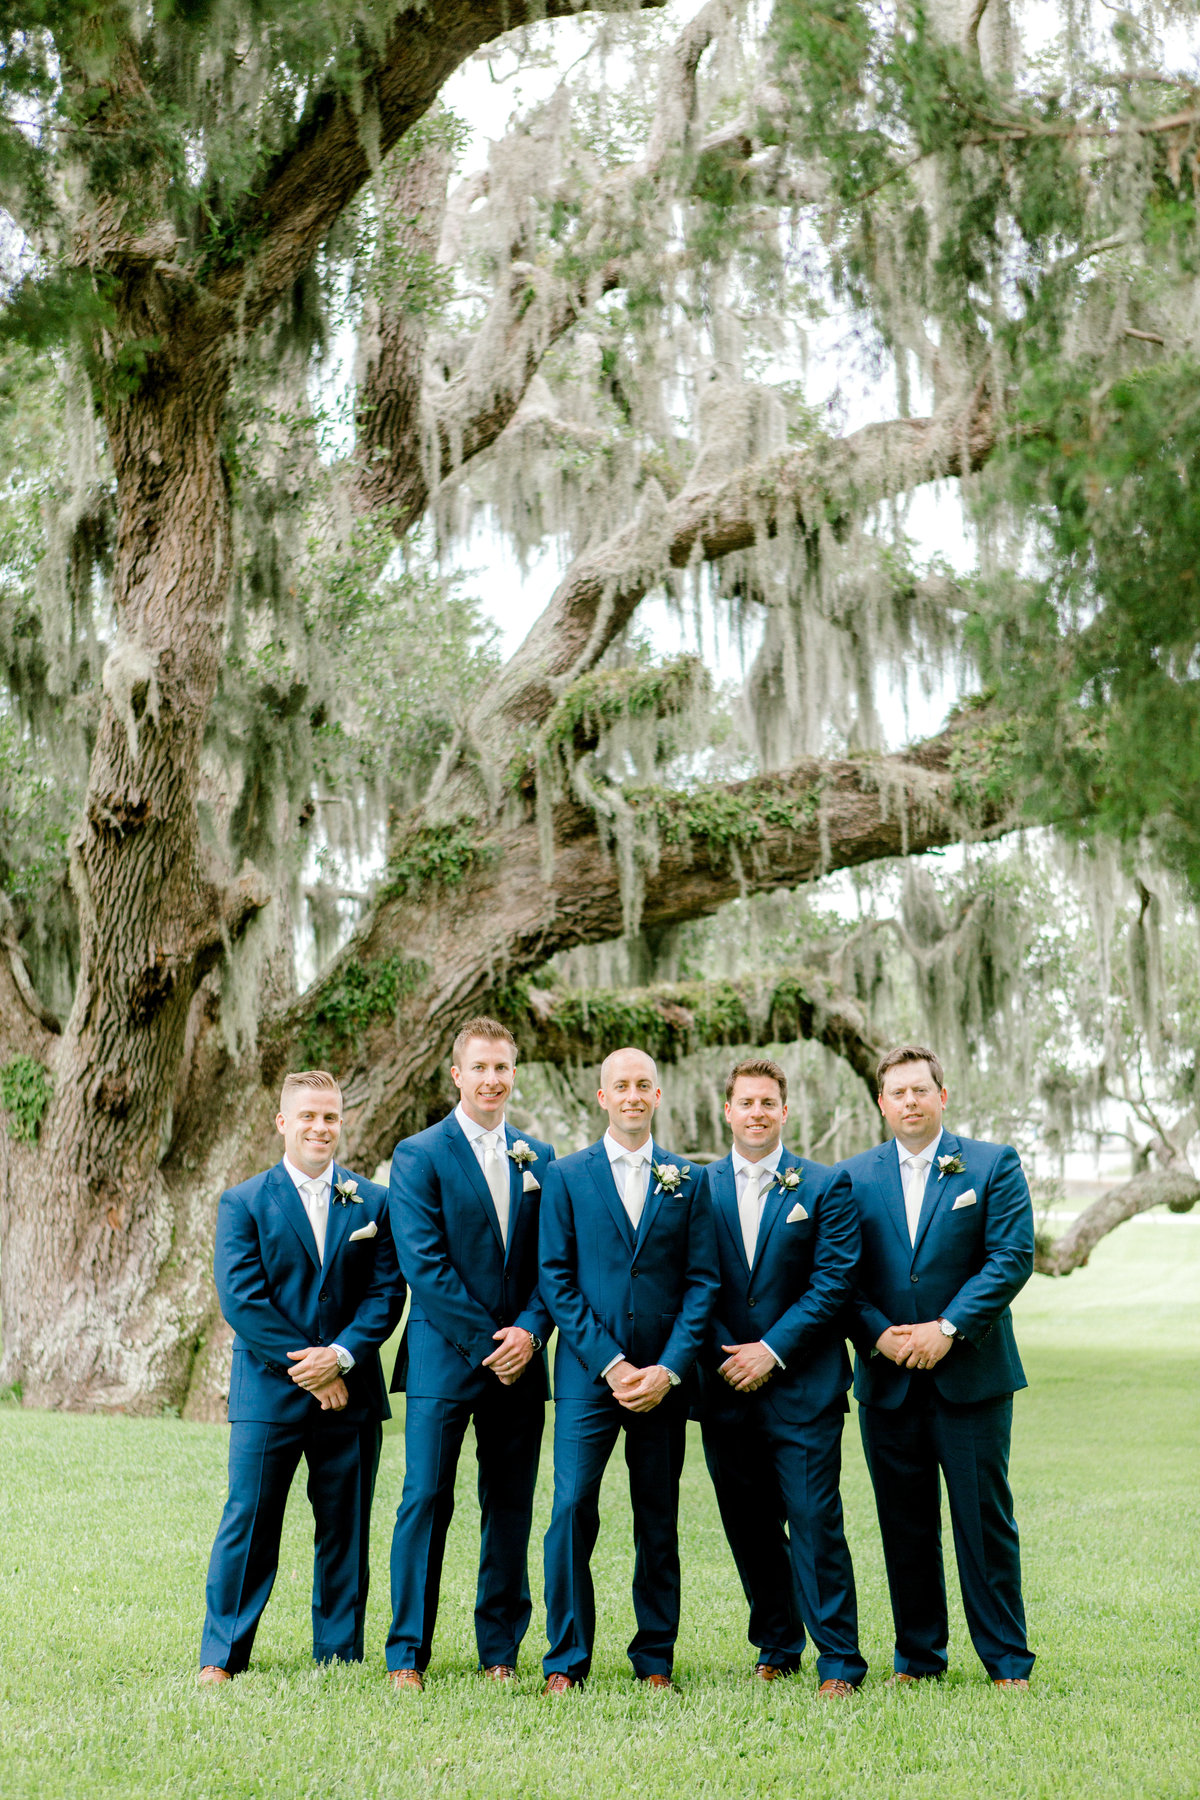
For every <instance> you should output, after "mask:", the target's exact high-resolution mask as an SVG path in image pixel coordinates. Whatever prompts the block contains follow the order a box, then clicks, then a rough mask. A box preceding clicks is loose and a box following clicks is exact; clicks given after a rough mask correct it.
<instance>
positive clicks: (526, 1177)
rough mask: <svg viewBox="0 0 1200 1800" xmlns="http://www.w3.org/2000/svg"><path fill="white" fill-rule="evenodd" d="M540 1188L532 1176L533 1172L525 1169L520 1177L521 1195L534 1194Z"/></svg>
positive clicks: (535, 1178)
mask: <svg viewBox="0 0 1200 1800" xmlns="http://www.w3.org/2000/svg"><path fill="white" fill-rule="evenodd" d="M541 1186H542V1184H541V1182H540V1181H539V1180H538V1178H537V1176H536V1175H535V1174H534V1172H533V1170H532V1169H526V1171H525V1173H524V1174H523V1175H522V1177H521V1192H522V1193H523V1194H536V1193H539V1192H540V1190H541Z"/></svg>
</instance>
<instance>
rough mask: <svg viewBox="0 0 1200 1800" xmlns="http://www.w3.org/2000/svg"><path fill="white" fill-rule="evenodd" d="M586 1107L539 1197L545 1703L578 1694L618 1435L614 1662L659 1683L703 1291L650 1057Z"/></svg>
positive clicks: (698, 1206) (710, 1284)
mask: <svg viewBox="0 0 1200 1800" xmlns="http://www.w3.org/2000/svg"><path fill="white" fill-rule="evenodd" d="M597 1098H598V1100H599V1102H600V1105H601V1106H602V1107H603V1108H604V1110H605V1112H606V1113H607V1114H608V1130H607V1131H606V1132H605V1134H604V1136H603V1137H602V1138H601V1140H600V1142H599V1143H597V1144H591V1145H589V1147H588V1148H587V1149H586V1150H578V1151H576V1153H575V1154H574V1155H573V1156H566V1157H563V1158H562V1159H561V1160H560V1161H558V1162H556V1163H555V1164H554V1165H553V1167H552V1168H550V1169H549V1170H548V1171H547V1174H546V1182H545V1186H544V1188H543V1191H542V1224H541V1284H542V1296H543V1298H544V1300H545V1302H546V1305H547V1307H548V1308H549V1311H550V1315H551V1317H552V1318H553V1320H554V1323H555V1324H556V1325H557V1326H558V1350H557V1352H556V1354H555V1359H554V1506H553V1511H552V1513H551V1518H550V1529H549V1531H548V1532H547V1533H546V1542H545V1558H546V1614H547V1618H546V1635H547V1637H548V1638H549V1640H550V1648H549V1651H548V1652H547V1654H546V1656H545V1658H544V1659H543V1664H542V1666H543V1670H544V1672H545V1675H546V1685H545V1687H544V1688H543V1690H542V1691H543V1693H546V1694H559V1693H564V1692H566V1691H568V1690H569V1689H572V1688H576V1687H579V1686H580V1685H581V1684H582V1683H583V1682H584V1681H585V1680H586V1678H587V1675H588V1671H589V1669H590V1667H591V1661H592V1645H593V1642H594V1639H595V1634H596V1605H595V1595H594V1591H593V1588H592V1576H591V1568H590V1562H591V1554H592V1549H593V1547H594V1545H595V1542H596V1535H597V1532H598V1531H599V1528H600V1514H599V1497H600V1483H601V1481H602V1479H603V1476H604V1469H605V1465H606V1464H607V1462H608V1459H609V1457H610V1455H611V1454H612V1451H613V1447H614V1445H615V1444H616V1442H617V1439H618V1438H619V1437H620V1435H621V1432H622V1430H624V1433H625V1462H626V1465H627V1467H628V1470H629V1491H630V1498H631V1500H632V1502H633V1541H634V1549H635V1556H636V1560H635V1565H634V1576H633V1607H634V1612H635V1614H636V1617H637V1627H638V1628H637V1632H636V1634H635V1636H634V1638H633V1641H632V1643H631V1644H630V1646H629V1659H630V1661H631V1662H632V1664H633V1670H634V1674H635V1675H636V1676H637V1677H638V1678H639V1680H641V1681H643V1682H645V1683H647V1684H648V1685H649V1686H651V1687H655V1688H673V1687H674V1683H673V1681H672V1679H671V1670H672V1664H673V1661H674V1652H675V1639H676V1637H677V1635H678V1632H679V1531H678V1519H679V1477H680V1473H681V1471H682V1468H683V1455H684V1439H685V1432H686V1426H687V1392H686V1389H685V1388H684V1386H683V1383H684V1378H685V1377H686V1376H687V1375H688V1374H689V1373H690V1371H691V1368H692V1365H693V1363H694V1362H695V1360H696V1357H697V1355H698V1354H699V1351H700V1347H701V1344H702V1343H703V1340H704V1333H705V1329H706V1327H707V1324H708V1320H709V1317H710V1315H711V1313H712V1308H713V1303H714V1301H715V1299H716V1294H717V1286H718V1275H717V1254H716V1242H715V1237H714V1232H713V1222H712V1211H711V1209H710V1207H709V1206H708V1203H707V1201H706V1200H705V1198H704V1195H703V1192H702V1190H701V1182H700V1179H699V1176H700V1171H699V1170H698V1169H696V1168H694V1167H689V1165H688V1164H687V1163H686V1162H684V1161H683V1159H682V1158H681V1157H678V1156H672V1155H670V1153H669V1152H668V1151H666V1150H664V1149H663V1148H662V1147H661V1146H660V1145H659V1144H656V1143H655V1142H654V1141H653V1139H652V1137H651V1134H650V1128H651V1125H652V1123H653V1119H654V1114H655V1111H656V1109H657V1107H658V1103H659V1101H660V1099H661V1098H662V1094H661V1090H660V1088H659V1085H658V1075H657V1072H656V1070H655V1067H654V1063H653V1062H652V1061H651V1059H650V1057H648V1056H647V1055H646V1054H645V1052H644V1051H642V1050H616V1051H614V1052H613V1054H612V1055H611V1056H609V1057H606V1059H605V1062H604V1066H603V1068H602V1070H601V1072H600V1092H599V1094H598V1096H597Z"/></svg>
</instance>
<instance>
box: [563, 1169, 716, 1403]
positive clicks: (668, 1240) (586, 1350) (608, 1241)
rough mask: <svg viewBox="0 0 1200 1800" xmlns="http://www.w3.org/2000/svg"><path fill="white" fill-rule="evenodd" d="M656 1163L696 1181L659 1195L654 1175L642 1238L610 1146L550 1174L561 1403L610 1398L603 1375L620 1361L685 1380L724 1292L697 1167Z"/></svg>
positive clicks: (649, 1184) (709, 1213)
mask: <svg viewBox="0 0 1200 1800" xmlns="http://www.w3.org/2000/svg"><path fill="white" fill-rule="evenodd" d="M653 1160H654V1162H656V1163H664V1162H671V1163H675V1164H676V1166H677V1167H678V1168H679V1169H681V1170H684V1169H686V1170H687V1171H688V1173H687V1177H686V1179H685V1180H683V1181H682V1182H681V1183H680V1186H679V1188H678V1189H677V1190H676V1191H675V1192H674V1193H667V1192H666V1191H665V1190H663V1191H662V1192H660V1193H657V1194H656V1193H655V1191H654V1190H655V1188H656V1187H657V1186H658V1183H657V1182H656V1180H655V1178H654V1176H653V1174H652V1173H651V1174H649V1175H648V1178H647V1184H646V1203H645V1206H644V1208H643V1210H642V1217H641V1220H640V1223H639V1225H638V1230H637V1234H636V1236H635V1235H634V1231H633V1227H632V1225H631V1224H630V1223H629V1215H628V1213H627V1212H626V1211H625V1208H624V1207H623V1206H622V1204H621V1197H620V1195H619V1194H618V1193H617V1184H616V1182H615V1181H614V1180H613V1173H612V1166H611V1164H610V1163H609V1160H608V1152H607V1151H606V1150H605V1148H604V1140H603V1139H601V1140H600V1141H599V1143H595V1144H589V1145H588V1147H587V1148H586V1149H585V1150H577V1151H576V1152H575V1153H574V1155H573V1156H564V1157H562V1158H560V1160H559V1161H558V1162H556V1163H555V1164H554V1165H553V1166H552V1167H551V1168H549V1169H548V1170H547V1171H546V1183H545V1186H544V1188H543V1190H542V1224H541V1238H540V1242H541V1286H542V1297H543V1299H544V1300H545V1302H546V1305H547V1306H548V1307H549V1309H550V1314H551V1317H552V1318H553V1320H554V1323H555V1324H556V1325H557V1326H558V1350H557V1352H556V1354H555V1359H554V1395H555V1398H556V1399H557V1400H573V1399H574V1400H578V1399H585V1398H586V1399H594V1398H595V1397H596V1395H597V1394H598V1393H607V1392H608V1389H607V1388H606V1387H605V1385H604V1383H603V1381H602V1379H601V1372H602V1371H603V1370H604V1369H605V1368H607V1367H608V1365H609V1364H610V1363H611V1362H612V1361H613V1360H614V1358H617V1357H622V1356H624V1357H628V1359H629V1361H630V1362H631V1363H633V1364H634V1365H635V1366H636V1367H638V1368H647V1367H649V1366H650V1365H651V1364H652V1363H662V1364H664V1365H665V1366H666V1367H667V1368H668V1369H671V1370H673V1371H674V1373H675V1374H676V1375H678V1376H679V1377H680V1379H681V1380H682V1379H683V1377H684V1376H685V1375H687V1374H688V1373H689V1372H690V1370H691V1368H692V1365H693V1363H694V1362H695V1360H696V1358H697V1356H698V1355H699V1354H700V1349H701V1346H702V1344H703V1342H704V1334H705V1331H706V1329H707V1327H708V1322H709V1319H710V1317H711V1315H712V1309H713V1305H714V1303H715V1301H716V1297H717V1289H718V1286H719V1284H720V1278H719V1275H718V1271H717V1245H716V1235H715V1232H714V1229H713V1219H712V1209H711V1207H710V1206H709V1204H708V1201H707V1200H706V1198H705V1196H704V1192H703V1187H702V1183H701V1181H700V1170H699V1168H698V1167H697V1166H696V1165H695V1164H692V1165H690V1166H689V1165H688V1163H687V1162H686V1161H685V1160H684V1158H683V1157H681V1156H672V1155H671V1154H670V1152H669V1151H665V1150H663V1149H662V1148H661V1146H660V1145H659V1144H657V1143H656V1144H654V1145H653Z"/></svg>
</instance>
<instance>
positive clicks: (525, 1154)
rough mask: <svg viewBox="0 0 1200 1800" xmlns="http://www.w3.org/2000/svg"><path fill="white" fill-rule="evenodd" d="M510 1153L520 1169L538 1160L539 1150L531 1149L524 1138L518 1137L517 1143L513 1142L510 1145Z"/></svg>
mask: <svg viewBox="0 0 1200 1800" xmlns="http://www.w3.org/2000/svg"><path fill="white" fill-rule="evenodd" d="M508 1154H509V1155H510V1156H511V1157H512V1159H513V1161H514V1162H515V1163H516V1165H517V1167H518V1169H523V1168H524V1166H525V1164H526V1163H531V1162H536V1161H537V1151H536V1150H531V1149H530V1148H529V1145H528V1144H527V1143H526V1142H525V1139H524V1138H518V1139H517V1141H516V1143H515V1144H511V1145H510V1146H509V1151H508Z"/></svg>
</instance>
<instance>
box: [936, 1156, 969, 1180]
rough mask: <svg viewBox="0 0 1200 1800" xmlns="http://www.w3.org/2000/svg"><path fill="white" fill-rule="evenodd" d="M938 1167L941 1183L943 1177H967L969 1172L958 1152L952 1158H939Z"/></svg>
mask: <svg viewBox="0 0 1200 1800" xmlns="http://www.w3.org/2000/svg"><path fill="white" fill-rule="evenodd" d="M937 1165H938V1180H939V1181H940V1180H941V1179H942V1176H943V1175H965V1174H966V1172H967V1165H966V1163H965V1162H964V1161H963V1159H962V1157H961V1156H960V1155H959V1154H958V1152H957V1150H956V1151H955V1152H954V1153H953V1154H952V1155H950V1156H939V1157H938V1159H937Z"/></svg>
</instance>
